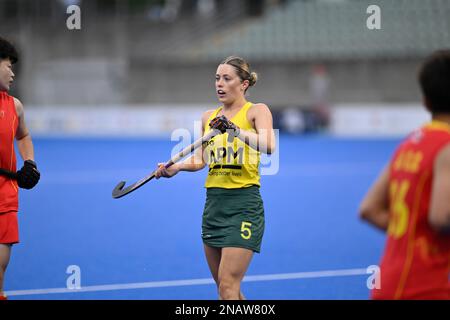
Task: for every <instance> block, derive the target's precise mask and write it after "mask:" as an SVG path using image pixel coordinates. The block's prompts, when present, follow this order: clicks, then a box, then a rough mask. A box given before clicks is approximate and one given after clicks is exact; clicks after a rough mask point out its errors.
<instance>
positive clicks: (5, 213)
mask: <svg viewBox="0 0 450 320" xmlns="http://www.w3.org/2000/svg"><path fill="white" fill-rule="evenodd" d="M18 123H19V119H18V117H17V113H16V107H15V104H14V98H13V97H11V96H10V95H8V94H7V93H6V92H0V168H3V169H7V170H9V171H13V172H15V171H16V154H15V151H14V137H15V135H16V131H17V128H18ZM18 208H19V201H18V186H17V182H16V181H15V180H12V179H9V178H7V177H4V176H2V175H0V243H16V242H18V241H19V237H18V227H17V211H18Z"/></svg>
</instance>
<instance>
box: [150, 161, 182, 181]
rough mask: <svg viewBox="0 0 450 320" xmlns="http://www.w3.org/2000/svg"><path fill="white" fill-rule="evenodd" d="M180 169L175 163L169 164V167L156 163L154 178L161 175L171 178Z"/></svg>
mask: <svg viewBox="0 0 450 320" xmlns="http://www.w3.org/2000/svg"><path fill="white" fill-rule="evenodd" d="M179 171H180V168H179V166H178V165H177V164H176V163H175V164H173V165H171V166H170V167H169V168H166V167H164V163H158V169H157V170H156V173H155V178H156V179H159V178H161V177H164V178H171V177H173V176H174V175H176V174H177V173H178V172H179Z"/></svg>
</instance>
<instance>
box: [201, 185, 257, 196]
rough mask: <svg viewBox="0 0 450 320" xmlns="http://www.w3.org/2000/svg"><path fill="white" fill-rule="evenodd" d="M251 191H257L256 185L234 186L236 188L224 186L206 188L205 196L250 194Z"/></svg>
mask: <svg viewBox="0 0 450 320" xmlns="http://www.w3.org/2000/svg"><path fill="white" fill-rule="evenodd" d="M251 193H259V187H258V186H250V187H247V188H236V189H226V188H206V195H207V196H216V195H221V196H227V195H230V196H234V195H243V194H251Z"/></svg>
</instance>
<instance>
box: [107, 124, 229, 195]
mask: <svg viewBox="0 0 450 320" xmlns="http://www.w3.org/2000/svg"><path fill="white" fill-rule="evenodd" d="M220 133H221V132H220V131H218V130H211V131H210V132H208V133H207V134H206V135H204V136H203V137H201V138H200V139H198V140H196V141H195V142H194V143H192V144H191V145H189V146H187V147H186V148H184V149H183V150H182V151H180V152H179V153H178V154H176V155H175V156H173V157H172V158H171V159H170V160H169V161H167V162H166V163H165V164H164V167H166V168H169V167H170V166H172V165H173V164H174V163H176V162H178V161H180V160H181V159H182V158H184V157H185V156H187V155H188V154H190V153H192V152H193V151H194V150H196V149H197V148H199V147H200V146H202V145H203V143H205V142H207V141H209V140H210V139H211V138H212V137H214V136H216V135H218V134H220ZM155 174H156V170H155V171H153V172H152V173H151V174H149V175H148V176H146V177H144V178H142V179H141V180H139V181H137V182H135V183H133V184H132V185H130V186H128V187H126V188H124V187H125V184H126V182H125V181H121V182H119V183H118V184H117V186H116V187H115V188H114V190H113V192H112V197H113V198H114V199H118V198H121V197H123V196H125V195H127V194H129V193H131V192H133V191H134V190H136V189H138V188H140V187H142V186H143V185H144V184H146V183H147V182H149V181H150V180H152V179H153V178H154V177H155Z"/></svg>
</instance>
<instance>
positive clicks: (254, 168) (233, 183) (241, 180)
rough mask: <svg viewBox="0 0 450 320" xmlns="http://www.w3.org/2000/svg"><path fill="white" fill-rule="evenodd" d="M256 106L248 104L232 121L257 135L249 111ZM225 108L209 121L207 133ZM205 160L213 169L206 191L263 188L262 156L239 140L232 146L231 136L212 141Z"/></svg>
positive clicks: (213, 115)
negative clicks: (260, 167) (248, 117)
mask: <svg viewBox="0 0 450 320" xmlns="http://www.w3.org/2000/svg"><path fill="white" fill-rule="evenodd" d="M252 105H253V104H252V103H251V102H247V103H246V104H245V105H244V106H243V107H242V108H241V110H239V112H238V113H237V114H236V115H235V116H234V117H233V118H231V119H230V121H232V122H233V123H234V124H235V125H237V126H238V127H239V128H241V129H242V130H245V131H251V132H256V130H255V129H254V128H253V127H252V125H251V123H250V122H249V121H248V120H247V111H248V110H249V109H250V107H251V106H252ZM221 109H222V107H220V108H218V109H216V110H215V111H214V112H213V113H212V114H211V115H210V116H209V118H208V121H207V122H206V125H205V132H204V134H206V133H207V132H209V131H210V130H211V128H210V127H209V123H210V121H211V120H212V119H213V118H215V117H216V116H217V114H218V113H219V112H220V110H221ZM203 157H204V159H205V161H206V163H207V165H208V166H209V172H208V177H207V178H206V182H205V187H206V188H225V189H238V188H246V187H250V186H254V185H256V186H260V185H261V184H260V182H259V180H260V176H259V163H260V153H259V152H258V151H256V150H255V149H253V148H251V147H250V146H248V145H247V144H245V143H244V142H243V141H241V140H239V139H238V138H234V139H233V142H231V143H230V142H228V133H224V134H220V135H218V136H215V137H214V138H213V139H211V140H210V141H209V142H208V144H207V145H206V146H205V149H204V154H203Z"/></svg>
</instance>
